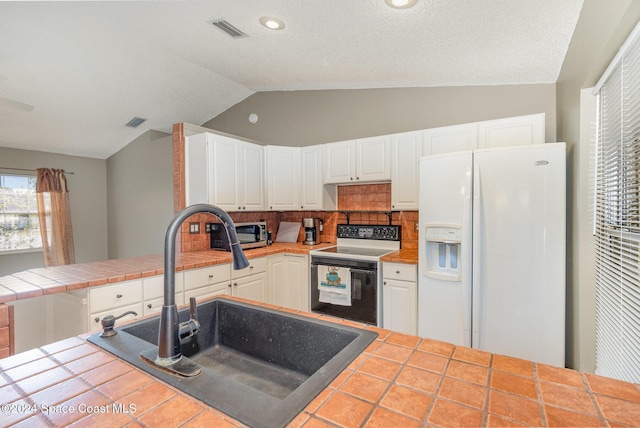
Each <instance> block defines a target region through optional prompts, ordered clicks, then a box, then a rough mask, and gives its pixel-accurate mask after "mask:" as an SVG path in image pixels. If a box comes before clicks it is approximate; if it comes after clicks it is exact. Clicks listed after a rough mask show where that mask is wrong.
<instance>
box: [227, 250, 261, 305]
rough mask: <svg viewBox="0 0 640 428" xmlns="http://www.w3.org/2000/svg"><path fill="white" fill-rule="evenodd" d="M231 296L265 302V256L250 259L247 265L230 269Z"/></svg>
mask: <svg viewBox="0 0 640 428" xmlns="http://www.w3.org/2000/svg"><path fill="white" fill-rule="evenodd" d="M230 294H231V295H232V296H236V297H242V298H244V299H250V300H255V301H257V302H260V303H266V302H267V258H266V257H259V258H257V259H250V260H249V266H247V267H246V268H244V269H241V270H232V271H231V293H230Z"/></svg>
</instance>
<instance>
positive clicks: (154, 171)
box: [107, 131, 173, 259]
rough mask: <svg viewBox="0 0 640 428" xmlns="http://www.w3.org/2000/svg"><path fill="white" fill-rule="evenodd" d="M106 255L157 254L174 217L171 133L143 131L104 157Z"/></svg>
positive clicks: (117, 256)
mask: <svg viewBox="0 0 640 428" xmlns="http://www.w3.org/2000/svg"><path fill="white" fill-rule="evenodd" d="M107 187H108V192H107V201H108V213H109V214H108V217H109V258H110V259H117V258H124V257H134V256H142V255H150V254H161V253H162V252H163V246H164V235H165V232H166V230H167V226H168V225H169V223H170V222H171V219H172V218H173V142H172V136H171V135H168V134H165V133H163V132H159V131H148V132H145V133H144V134H142V135H141V136H140V137H138V138H136V139H135V140H133V141H132V142H131V143H129V144H128V145H127V146H125V147H124V148H122V149H121V150H120V151H119V152H117V153H116V154H114V155H112V156H111V157H110V158H109V159H107Z"/></svg>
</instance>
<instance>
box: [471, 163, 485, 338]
mask: <svg viewBox="0 0 640 428" xmlns="http://www.w3.org/2000/svg"><path fill="white" fill-rule="evenodd" d="M483 208H484V207H483V206H482V193H481V186H480V166H479V165H478V164H477V163H475V162H474V163H473V212H472V214H471V215H472V224H473V237H472V245H473V247H472V248H473V251H472V254H473V260H472V266H473V268H472V271H473V277H472V284H473V287H472V296H473V299H472V308H471V346H472V347H473V348H480V338H481V322H482V320H483V314H482V302H481V299H482V297H483V296H484V294H483V292H482V291H483V290H482V285H483V284H482V271H481V270H482V265H483V263H482V257H483V256H484V254H483V250H482V248H481V243H482V242H484V241H483V240H484V239H485V237H484V236H483V233H482V232H483V228H482V226H483V224H484V219H483Z"/></svg>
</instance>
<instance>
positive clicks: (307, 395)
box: [88, 298, 377, 427]
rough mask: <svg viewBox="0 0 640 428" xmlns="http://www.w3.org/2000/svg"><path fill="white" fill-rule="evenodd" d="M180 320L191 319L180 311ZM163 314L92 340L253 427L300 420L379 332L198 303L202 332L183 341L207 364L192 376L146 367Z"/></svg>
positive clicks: (218, 302)
mask: <svg viewBox="0 0 640 428" xmlns="http://www.w3.org/2000/svg"><path fill="white" fill-rule="evenodd" d="M179 317H180V322H182V321H185V320H187V319H189V313H188V309H183V310H181V311H179ZM158 318H159V317H154V318H149V319H145V320H141V321H138V322H135V323H132V324H128V325H126V326H124V327H122V328H116V330H117V331H118V334H116V335H114V336H112V337H109V338H102V337H100V336H99V335H98V334H95V335H92V336H90V337H89V338H88V340H89V341H90V342H92V343H94V344H96V345H98V346H100V347H101V348H104V349H105V350H107V351H109V352H111V353H113V354H115V355H116V356H118V357H120V358H122V359H124V360H126V361H128V362H130V363H132V364H134V365H135V366H137V367H138V368H140V369H142V370H144V371H146V372H148V373H150V374H151V375H153V376H155V377H157V378H159V379H162V380H164V381H165V382H167V383H169V384H171V385H173V386H175V387H176V388H178V389H180V390H181V391H184V392H185V393H187V394H189V395H191V396H193V397H195V398H197V399H199V400H201V401H203V402H204V403H206V404H208V405H210V406H212V407H214V408H216V409H218V410H220V411H222V412H224V413H226V414H228V415H229V416H232V417H233V418H235V419H237V420H239V421H240V422H243V423H245V424H247V425H249V426H252V427H280V426H284V425H286V424H287V423H288V422H289V421H291V419H293V418H294V417H295V416H296V415H297V414H298V413H299V412H300V411H302V410H303V409H304V408H305V407H306V405H307V404H308V403H309V402H311V400H313V398H314V397H315V396H316V395H317V394H318V393H319V392H320V391H322V390H323V389H324V388H325V387H326V386H327V385H328V384H329V383H330V382H331V381H332V380H333V379H334V378H335V377H336V376H337V375H338V374H339V373H340V372H341V371H342V370H343V369H344V368H346V367H347V366H348V365H349V364H350V363H351V361H353V360H354V359H355V358H356V357H357V356H358V355H359V354H360V353H361V352H362V351H363V350H364V349H365V348H366V347H367V346H368V345H369V344H370V343H371V342H373V341H374V340H375V338H376V337H377V333H375V332H372V331H368V330H363V329H358V328H353V327H350V326H345V325H339V324H333V323H329V322H325V321H321V320H317V319H313V318H307V317H303V316H298V315H295V314H291V313H287V312H282V311H277V310H271V309H266V308H263V307H260V306H255V305H251V304H247V303H241V302H237V301H233V300H229V299H224V298H217V299H213V300H209V301H206V302H203V303H200V304H198V319H199V321H200V324H201V328H200V332H199V333H198V334H197V335H195V336H193V337H191V338H188V339H186V340H184V341H183V342H182V343H181V352H182V354H183V358H189V359H190V360H192V361H194V362H195V363H197V364H199V365H201V366H202V373H200V374H199V375H198V376H195V377H191V378H184V377H177V376H175V375H171V374H168V373H166V372H164V371H161V370H158V369H157V368H155V367H153V366H151V365H149V364H147V363H145V362H144V361H143V360H142V359H141V358H140V353H141V352H144V351H148V350H149V349H150V348H156V349H157V343H158V321H159V319H158Z"/></svg>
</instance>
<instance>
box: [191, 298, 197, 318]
mask: <svg viewBox="0 0 640 428" xmlns="http://www.w3.org/2000/svg"><path fill="white" fill-rule="evenodd" d="M189 318H191V319H192V320H197V319H198V307H197V306H196V298H195V297H190V298H189Z"/></svg>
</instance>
